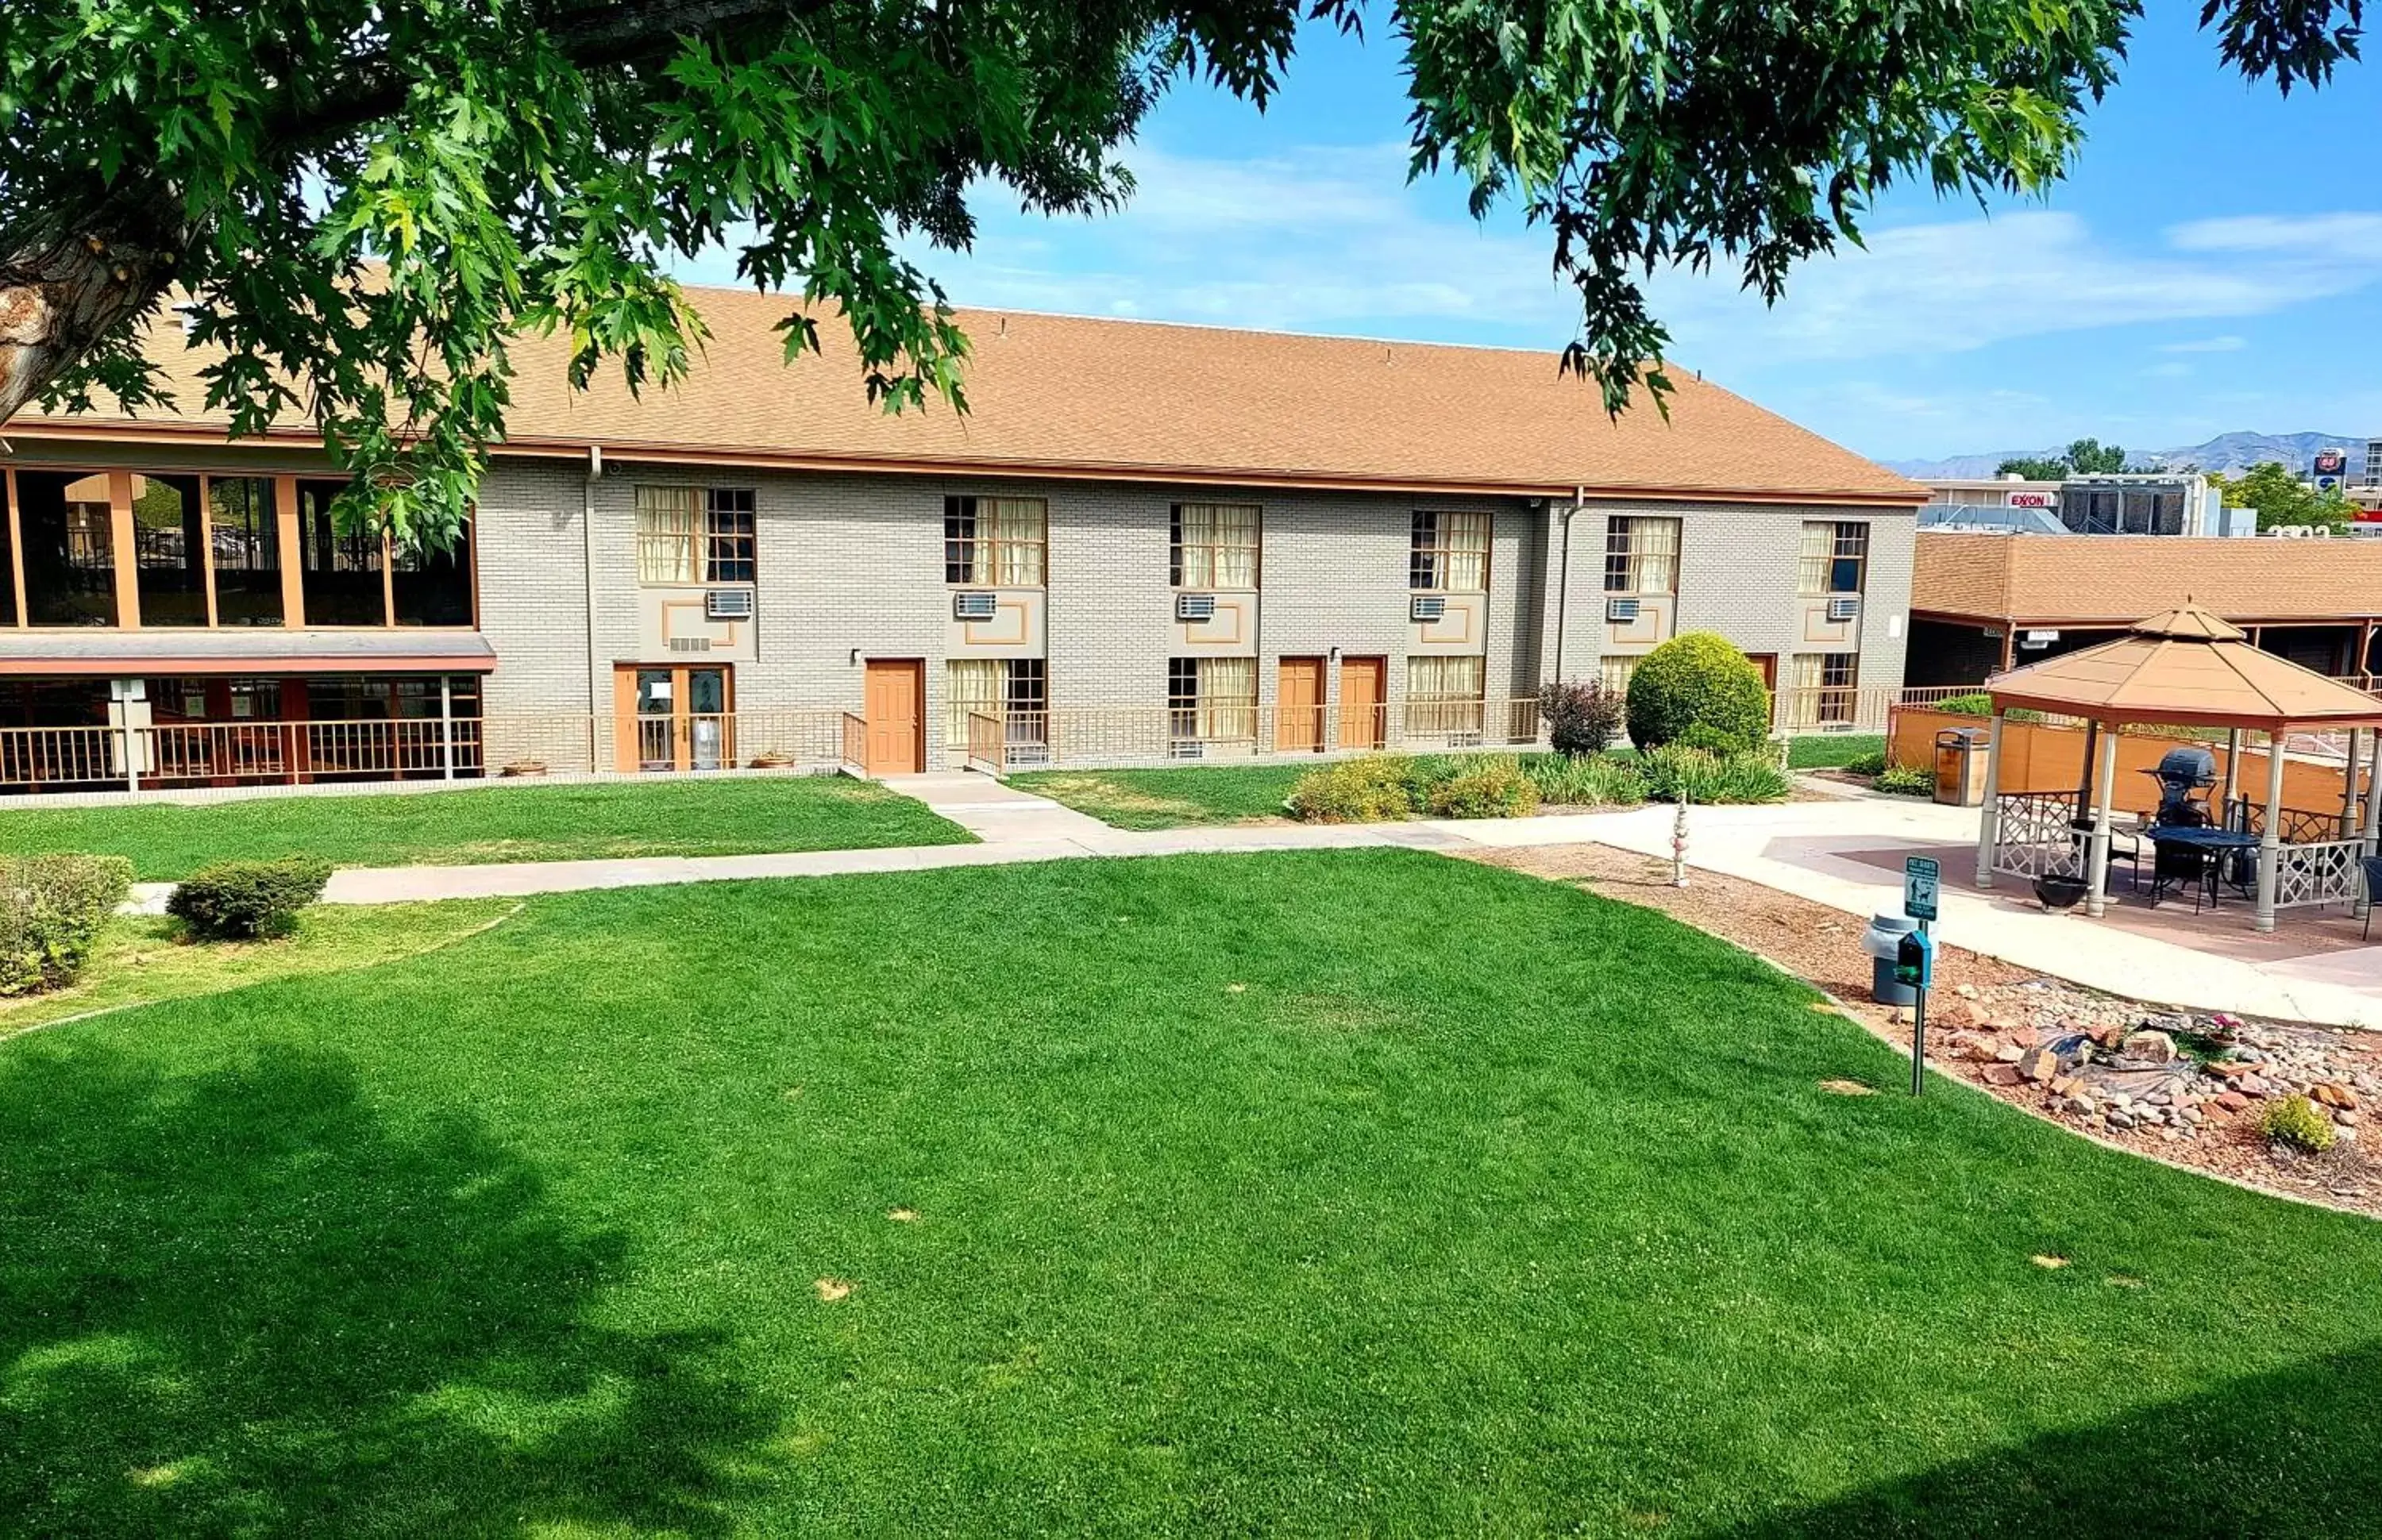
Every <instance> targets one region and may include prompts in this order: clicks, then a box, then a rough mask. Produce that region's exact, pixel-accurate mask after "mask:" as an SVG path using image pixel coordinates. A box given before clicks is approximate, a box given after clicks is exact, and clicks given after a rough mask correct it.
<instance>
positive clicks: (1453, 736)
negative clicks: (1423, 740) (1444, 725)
mask: <svg viewBox="0 0 2382 1540" xmlns="http://www.w3.org/2000/svg"><path fill="white" fill-rule="evenodd" d="M1447 746H1448V747H1449V748H1451V749H1478V748H1479V747H1480V734H1479V733H1477V732H1469V731H1467V732H1455V733H1449V734H1448V735H1447Z"/></svg>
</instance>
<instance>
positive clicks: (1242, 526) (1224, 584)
mask: <svg viewBox="0 0 2382 1540" xmlns="http://www.w3.org/2000/svg"><path fill="white" fill-rule="evenodd" d="M1259 520H1260V515H1259V509H1258V506H1257V505H1256V504H1255V503H1177V504H1175V505H1174V519H1173V561H1172V563H1171V567H1172V571H1171V574H1170V580H1171V581H1173V584H1174V586H1175V587H1177V588H1255V587H1257V586H1258V544H1259Z"/></svg>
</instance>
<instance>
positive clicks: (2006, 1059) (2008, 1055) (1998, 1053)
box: [1994, 1043, 2026, 1064]
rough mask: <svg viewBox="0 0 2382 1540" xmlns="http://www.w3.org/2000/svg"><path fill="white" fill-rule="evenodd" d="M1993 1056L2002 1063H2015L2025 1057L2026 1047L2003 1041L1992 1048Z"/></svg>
mask: <svg viewBox="0 0 2382 1540" xmlns="http://www.w3.org/2000/svg"><path fill="white" fill-rule="evenodd" d="M1994 1057H1995V1058H1997V1059H1999V1060H2001V1062H2003V1063H2004V1064H2016V1063H2017V1062H2018V1061H2019V1060H2020V1059H2022V1058H2024V1057H2026V1049H2025V1047H2024V1046H2022V1045H2020V1044H2016V1043H2005V1044H2003V1045H2001V1046H2000V1047H1998V1048H1996V1049H1995V1050H1994Z"/></svg>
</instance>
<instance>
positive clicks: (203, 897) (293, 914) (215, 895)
mask: <svg viewBox="0 0 2382 1540" xmlns="http://www.w3.org/2000/svg"><path fill="white" fill-rule="evenodd" d="M330 880H331V866H330V863H329V862H323V861H315V860H313V859H312V858H310V857H306V856H289V857H285V858H283V859H282V860H279V861H227V862H217V863H216V864H215V865H213V866H210V867H207V868H205V869H204V870H203V871H199V872H193V873H192V874H190V876H188V877H186V878H184V879H183V880H182V881H181V883H180V884H179V885H178V886H176V887H175V889H174V892H173V896H172V897H171V898H167V899H166V913H168V914H170V915H173V916H174V917H175V918H176V919H178V920H179V921H181V922H182V923H184V924H185V925H188V926H189V927H190V934H191V935H194V936H196V937H198V938H199V939H200V940H202V941H246V940H252V939H253V938H255V937H257V936H266V935H287V934H288V933H289V928H290V927H291V926H292V925H293V924H295V923H297V920H298V911H300V910H302V909H304V908H305V907H306V906H307V905H308V904H311V903H313V901H314V900H315V899H317V898H321V897H322V896H323V886H324V885H325V883H327V882H329V881H330Z"/></svg>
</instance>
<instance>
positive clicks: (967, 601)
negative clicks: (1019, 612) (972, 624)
mask: <svg viewBox="0 0 2382 1540" xmlns="http://www.w3.org/2000/svg"><path fill="white" fill-rule="evenodd" d="M1000 607H1001V598H1000V595H999V594H995V593H975V592H971V593H954V594H952V619H954V620H989V619H991V618H992V617H993V616H994V615H995V614H997V613H999V611H1000Z"/></svg>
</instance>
